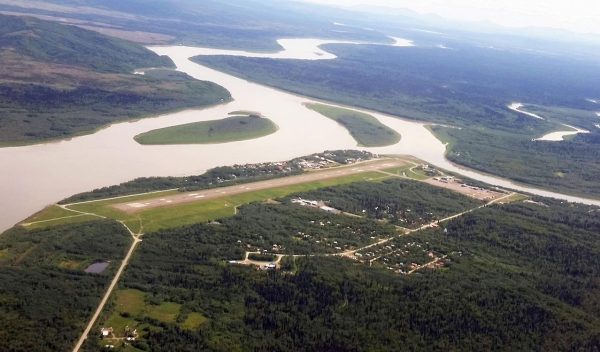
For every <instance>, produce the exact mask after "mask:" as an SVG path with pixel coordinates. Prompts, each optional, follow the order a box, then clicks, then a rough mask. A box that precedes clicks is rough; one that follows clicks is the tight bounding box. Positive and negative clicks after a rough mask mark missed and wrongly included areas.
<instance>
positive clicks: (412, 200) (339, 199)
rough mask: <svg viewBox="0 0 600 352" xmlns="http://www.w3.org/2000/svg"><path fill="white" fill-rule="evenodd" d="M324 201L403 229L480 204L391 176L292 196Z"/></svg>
mask: <svg viewBox="0 0 600 352" xmlns="http://www.w3.org/2000/svg"><path fill="white" fill-rule="evenodd" d="M296 196H299V197H302V198H304V199H315V200H320V201H325V202H326V203H327V205H329V206H331V207H333V208H336V209H339V210H342V211H344V212H348V213H352V214H360V215H364V216H367V217H370V218H374V219H378V220H386V221H389V222H390V223H392V224H394V225H398V226H402V227H407V228H415V227H418V226H420V225H424V224H428V223H431V222H433V221H436V220H439V219H443V218H445V217H447V216H450V215H452V214H456V213H460V212H461V211H464V210H467V209H472V208H475V207H477V206H479V205H481V204H482V203H480V202H478V201H476V200H474V199H471V198H467V197H465V196H462V195H460V194H458V193H455V192H452V191H449V190H446V189H443V188H437V187H426V186H424V185H423V184H421V183H418V182H413V181H408V180H402V179H398V178H393V179H390V180H385V181H382V182H378V183H372V182H360V183H352V184H349V185H344V186H338V187H329V188H325V189H320V190H316V191H312V192H306V193H301V194H299V195H296Z"/></svg>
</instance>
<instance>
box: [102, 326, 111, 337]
mask: <svg viewBox="0 0 600 352" xmlns="http://www.w3.org/2000/svg"><path fill="white" fill-rule="evenodd" d="M112 333H113V328H102V329H100V335H101V336H102V337H108V336H110V335H112Z"/></svg>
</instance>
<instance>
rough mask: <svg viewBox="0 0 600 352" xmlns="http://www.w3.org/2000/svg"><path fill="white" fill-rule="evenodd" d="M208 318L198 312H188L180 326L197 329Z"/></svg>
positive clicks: (186, 328)
mask: <svg viewBox="0 0 600 352" xmlns="http://www.w3.org/2000/svg"><path fill="white" fill-rule="evenodd" d="M207 320H208V319H207V318H206V317H205V316H204V315H202V314H200V313H190V314H189V315H188V316H187V318H186V319H185V320H184V321H183V323H182V324H181V328H182V329H185V330H197V329H198V328H199V327H200V326H201V325H202V324H204V323H205V322H206V321H207Z"/></svg>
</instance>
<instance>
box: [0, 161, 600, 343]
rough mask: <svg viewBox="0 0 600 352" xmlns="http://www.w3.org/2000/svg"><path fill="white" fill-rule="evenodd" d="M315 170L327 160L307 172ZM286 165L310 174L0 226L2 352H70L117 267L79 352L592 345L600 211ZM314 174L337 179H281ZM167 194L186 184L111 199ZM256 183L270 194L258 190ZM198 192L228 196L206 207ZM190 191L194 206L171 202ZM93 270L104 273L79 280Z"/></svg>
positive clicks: (414, 167)
mask: <svg viewBox="0 0 600 352" xmlns="http://www.w3.org/2000/svg"><path fill="white" fill-rule="evenodd" d="M329 159H336V160H339V161H340V163H337V162H333V161H331V162H328V163H329V164H328V165H327V167H325V168H324V169H321V166H322V164H319V161H321V162H322V161H323V160H329ZM358 161H361V163H362V165H363V168H364V170H362V169H361V170H358V168H356V167H354V166H353V165H352V164H353V163H355V162H358ZM343 162H347V164H344V163H343ZM298 163H300V164H302V165H305V164H307V163H309V164H310V163H312V164H314V165H315V166H314V167H315V168H317V169H315V170H313V171H311V172H306V173H300V174H298V173H294V174H289V173H286V174H281V175H280V177H278V178H276V179H270V178H264V175H270V174H272V171H273V170H275V169H271V168H269V167H268V166H267V165H263V164H257V165H255V166H251V165H248V166H244V167H240V168H239V169H237V172H238V174H240V175H246V176H242V178H244V179H245V183H244V185H243V186H242V187H240V184H234V185H233V186H231V183H227V182H224V183H222V184H220V185H219V186H217V188H214V189H211V188H210V183H211V182H209V181H208V178H209V177H212V180H213V182H216V183H218V182H217V180H220V179H221V177H223V175H226V174H229V172H233V171H232V169H223V170H221V169H218V170H216V171H214V172H212V173H209V174H208V176H205V178H203V179H199V180H196V181H193V182H191V181H189V182H191V183H183V179H182V180H179V181H177V180H175V179H172V180H168V179H165V180H162V181H159V179H140V180H138V181H135V182H134V183H127V184H123V185H121V186H119V187H118V188H107V189H101V190H100V191H99V192H92V193H89V194H82V195H79V196H77V197H75V198H74V199H79V200H84V199H97V200H96V201H91V202H89V201H88V202H86V203H62V204H57V205H54V206H52V207H49V208H47V209H45V210H43V211H41V212H40V213H38V214H35V215H34V216H32V217H31V218H30V219H28V220H27V221H26V222H24V223H22V224H21V225H19V226H16V227H15V228H13V229H11V230H9V231H7V232H6V233H4V234H3V235H2V236H0V278H2V282H3V283H4V284H3V285H2V287H1V288H0V299H1V300H2V302H3V304H2V305H1V306H0V309H1V310H2V314H1V315H0V336H1V337H2V338H1V339H0V349H2V350H7V351H31V352H37V351H46V350H48V349H51V350H69V349H72V347H73V345H74V344H75V342H76V341H77V339H78V338H79V337H80V336H81V334H82V332H83V329H84V327H85V326H86V324H89V319H90V316H91V314H92V312H93V311H94V310H95V309H96V307H97V305H98V304H99V302H100V299H101V296H102V295H103V294H104V292H105V291H106V288H107V287H108V284H109V281H111V278H112V277H114V276H115V275H116V274H117V268H118V267H119V266H120V265H121V264H122V261H123V259H124V258H127V261H126V264H127V266H126V267H125V270H124V272H123V274H122V275H120V276H119V279H118V284H117V285H116V286H115V287H114V289H113V290H111V291H110V296H109V299H108V303H107V304H106V305H105V306H103V307H102V308H103V309H102V312H101V314H100V316H99V317H98V319H97V320H96V321H94V322H93V326H92V328H91V333H90V334H89V336H88V337H87V339H86V340H85V342H84V344H83V346H82V351H90V352H93V351H103V350H106V348H107V347H106V346H114V350H116V351H129V352H132V351H133V352H138V351H187V350H190V348H193V349H194V350H206V351H232V350H236V351H309V350H311V351H314V350H323V349H331V348H335V349H336V350H344V351H345V350H357V351H367V350H394V349H395V348H396V347H397V343H398V341H408V342H409V343H410V344H411V345H414V346H422V349H425V348H427V349H431V348H433V349H434V350H441V349H446V350H459V349H460V350H465V349H466V350H487V349H490V348H493V347H494V346H496V347H497V346H502V349H506V350H512V349H522V348H525V349H532V350H536V349H553V350H570V349H576V350H590V349H592V348H593V346H594V345H595V344H596V342H597V341H598V338H599V337H600V329H599V328H598V327H599V326H600V320H599V318H598V317H599V316H600V311H599V310H598V307H600V304H599V303H600V302H599V301H598V297H599V295H598V294H597V293H598V292H599V291H598V290H599V289H600V288H599V286H598V282H597V279H596V278H597V277H598V276H599V274H600V272H599V269H598V268H600V265H599V264H600V263H599V260H600V259H598V258H600V246H599V245H598V234H599V233H600V218H599V217H598V213H599V212H600V209H599V208H597V207H592V206H584V205H576V204H567V203H564V202H560V201H555V200H551V199H546V198H541V197H534V198H532V197H529V196H526V195H520V194H515V193H512V192H506V191H504V192H502V191H498V190H493V189H490V188H489V187H488V186H485V185H483V184H480V183H478V184H473V183H472V181H469V180H453V179H452V178H449V180H450V181H448V182H449V183H455V184H456V185H458V187H451V186H448V185H449V183H445V182H438V181H435V179H434V175H437V176H435V178H438V179H439V178H440V177H443V176H442V175H444V172H443V170H435V169H432V168H431V167H429V166H427V167H425V166H424V165H422V164H420V162H419V161H418V160H415V159H412V158H402V157H385V158H383V159H373V156H372V155H369V154H368V153H364V152H350V151H337V152H325V153H323V154H316V155H314V156H309V157H304V158H299V161H298ZM276 164H277V163H273V166H281V165H276ZM290 165H291V164H290ZM317 165H318V166H317ZM370 165H372V166H374V167H369V166H370ZM291 168H292V167H290V169H291ZM225 170H227V171H225ZM250 170H252V171H250ZM288 172H289V171H288ZM327 172H334V173H335V174H336V175H339V176H336V177H334V178H328V177H326V176H323V177H324V179H321V180H317V179H315V180H311V181H298V182H299V183H294V182H291V180H293V179H294V177H296V178H297V177H298V176H303V175H319V174H320V173H321V174H322V175H326V173H327ZM286 180H290V182H288V183H286V186H285V187H281V186H277V185H278V183H277V182H282V181H286ZM167 181H170V182H172V184H173V185H175V184H179V185H180V186H181V187H184V186H192V185H196V186H197V187H199V189H196V190H195V191H187V192H183V193H182V192H178V191H177V190H166V191H164V192H159V193H140V194H130V195H128V196H122V198H117V199H114V196H115V195H118V194H129V192H130V191H131V190H133V189H137V188H136V187H150V189H157V188H159V185H160V184H162V182H167ZM265 181H267V182H276V183H274V184H273V188H267V189H264V190H261V189H254V187H257V186H258V185H259V184H261V182H265ZM465 182H468V183H469V184H470V185H469V186H468V187H462V186H461V185H463V184H465ZM203 185H204V186H203ZM475 186H476V187H475ZM152 187H154V188H152ZM240 188H243V190H240ZM141 189H144V188H141ZM235 189H237V190H238V191H239V192H240V193H239V194H233V193H229V192H233V190H235ZM472 189H476V192H479V194H484V195H489V198H476V197H473V196H471V195H470V193H469V192H472V191H471V190H472ZM211 190H212V192H213V193H219V192H220V190H223V191H228V193H227V194H222V195H219V196H218V197H216V198H214V199H212V198H211V199H208V196H209V193H208V192H210V191H211ZM199 194H204V195H206V196H207V199H203V198H201V197H200V198H197V199H196V198H194V200H193V201H186V202H183V203H179V202H178V201H177V199H182V196H183V198H190V197H188V195H189V196H196V195H199ZM111 195H112V196H113V197H111ZM98 196H103V197H105V198H110V199H104V198H98ZM167 200H173V202H172V203H168V202H166V201H167ZM157 201H161V202H163V203H161V205H160V206H159V207H156V208H150V204H151V203H152V202H157ZM123 204H131V205H135V207H136V209H138V210H135V211H133V212H131V211H130V212H128V211H125V210H124V209H125V208H123V207H121V208H119V207H118V205H123ZM141 205H148V207H149V208H148V209H143V208H137V207H139V206H141ZM69 214H72V215H71V216H74V217H69ZM79 217H83V219H79V220H77V221H74V220H73V219H78V218H79ZM100 217H105V218H104V219H100ZM142 239H143V240H142ZM128 243H129V244H128ZM127 246H130V250H133V251H134V252H135V253H134V254H133V255H132V256H126V252H127ZM100 262H102V263H108V266H107V267H106V269H104V271H102V272H100V273H93V272H91V273H90V272H86V268H89V267H90V265H91V264H94V263H100ZM257 269H259V270H257ZM64 292H70V293H71V294H70V295H65V294H64ZM40 332H42V333H40ZM58 332H60V333H58ZM111 349H112V348H111ZM417 349H421V348H417Z"/></svg>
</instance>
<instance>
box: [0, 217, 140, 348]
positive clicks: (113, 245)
mask: <svg viewBox="0 0 600 352" xmlns="http://www.w3.org/2000/svg"><path fill="white" fill-rule="evenodd" d="M130 241H131V240H130V236H129V234H128V233H127V232H126V230H125V229H124V228H123V227H122V226H121V225H120V224H118V223H116V222H108V221H94V222H88V223H85V224H78V225H67V226H60V227H54V228H50V229H45V230H35V231H27V230H25V229H23V228H20V227H17V228H14V229H12V230H10V231H8V232H5V233H4V234H2V236H0V282H2V285H0V350H1V351H6V352H36V351H39V352H47V351H67V350H70V349H71V348H72V347H73V344H74V342H75V340H76V339H77V338H78V337H79V335H80V334H81V332H82V331H83V328H84V326H85V323H86V321H87V320H88V319H89V316H90V315H91V313H92V312H93V310H94V309H96V307H97V305H98V302H99V300H100V297H101V295H102V294H103V293H104V291H105V290H106V287H107V285H108V283H109V282H110V280H111V278H112V276H113V275H114V273H115V271H116V269H117V267H118V264H119V263H120V259H121V258H122V257H123V256H124V255H125V251H126V249H127V248H128V246H129V243H130ZM98 261H109V262H110V264H109V266H108V268H107V269H106V270H105V271H104V272H103V273H101V274H88V273H85V272H84V269H85V268H86V267H87V266H88V265H90V264H93V263H95V262H98Z"/></svg>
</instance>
